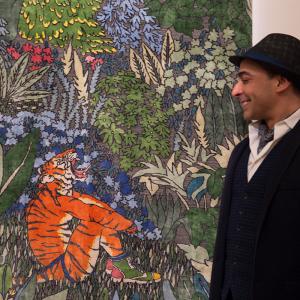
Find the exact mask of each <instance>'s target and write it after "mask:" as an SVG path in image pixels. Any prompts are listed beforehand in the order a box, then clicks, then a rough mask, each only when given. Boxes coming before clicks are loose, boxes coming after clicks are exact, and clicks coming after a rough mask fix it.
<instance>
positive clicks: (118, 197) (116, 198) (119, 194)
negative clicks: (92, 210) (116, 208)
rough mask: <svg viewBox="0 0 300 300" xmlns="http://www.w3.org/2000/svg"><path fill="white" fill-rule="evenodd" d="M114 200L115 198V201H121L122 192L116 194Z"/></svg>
mask: <svg viewBox="0 0 300 300" xmlns="http://www.w3.org/2000/svg"><path fill="white" fill-rule="evenodd" d="M114 200H115V202H119V201H120V200H122V194H121V193H120V192H118V193H117V194H115V196H114Z"/></svg>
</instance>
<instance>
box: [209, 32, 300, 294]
mask: <svg viewBox="0 0 300 300" xmlns="http://www.w3.org/2000/svg"><path fill="white" fill-rule="evenodd" d="M230 61H231V62H232V63H233V64H235V65H236V66H238V67H239V73H238V81H237V83H236V84H235V85H234V87H233V90H232V95H233V96H234V97H236V99H237V100H238V101H239V102H240V104H241V106H242V109H243V115H244V118H245V120H247V121H248V122H249V137H248V138H246V139H245V140H243V141H242V142H241V143H240V144H239V145H238V146H237V147H236V148H235V149H234V151H233V153H232V156H231V158H230V160H229V163H228V168H227V174H226V178H225V184H224V189H223V196H222V204H221V208H220V219H219V226H218V233H217V240H216V246H215V254H214V265H213V273H212V279H211V293H210V299H211V300H229V299H233V300H249V299H251V300H283V299H284V300H289V299H291V300H292V299H300V234H299V229H300V179H299V174H300V122H299V120H300V41H299V40H298V39H296V38H295V37H292V36H290V35H286V34H279V33H273V34H270V35H268V36H266V37H265V38H264V39H263V40H261V41H260V42H259V43H258V44H257V45H255V46H253V47H252V48H250V49H249V50H248V51H247V52H245V53H244V54H243V55H240V56H233V57H230Z"/></svg>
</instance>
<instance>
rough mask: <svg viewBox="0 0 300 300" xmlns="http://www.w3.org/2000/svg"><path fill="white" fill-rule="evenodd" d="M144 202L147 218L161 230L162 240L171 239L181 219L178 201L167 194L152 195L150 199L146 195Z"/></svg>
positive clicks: (167, 240)
mask: <svg viewBox="0 0 300 300" xmlns="http://www.w3.org/2000/svg"><path fill="white" fill-rule="evenodd" d="M145 204H146V207H147V209H148V216H149V218H150V219H151V220H152V221H153V222H154V224H155V225H156V226H157V227H158V228H159V229H160V230H161V235H162V239H163V241H164V242H169V241H172V240H173V239H174V237H175V234H176V229H177V226H178V225H179V224H180V223H181V219H182V214H181V212H182V209H181V203H180V201H176V200H174V199H173V197H172V196H171V195H167V194H166V195H164V196H160V195H154V196H152V197H151V198H150V199H149V198H148V197H146V199H145Z"/></svg>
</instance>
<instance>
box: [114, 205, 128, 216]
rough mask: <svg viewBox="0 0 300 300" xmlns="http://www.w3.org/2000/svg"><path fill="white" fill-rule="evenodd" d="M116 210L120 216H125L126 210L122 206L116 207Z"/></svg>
mask: <svg viewBox="0 0 300 300" xmlns="http://www.w3.org/2000/svg"><path fill="white" fill-rule="evenodd" d="M116 212H117V213H119V214H120V215H122V216H126V211H125V209H124V208H123V207H117V208H116Z"/></svg>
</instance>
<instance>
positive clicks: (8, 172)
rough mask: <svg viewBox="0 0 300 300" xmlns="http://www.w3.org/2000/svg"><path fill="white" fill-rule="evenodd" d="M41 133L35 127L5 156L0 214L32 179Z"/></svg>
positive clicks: (0, 194) (0, 193) (0, 195)
mask: <svg viewBox="0 0 300 300" xmlns="http://www.w3.org/2000/svg"><path fill="white" fill-rule="evenodd" d="M39 135H40V132H39V130H38V129H34V130H33V131H32V132H31V133H30V134H28V135H27V136H26V137H24V138H23V139H22V140H21V141H20V142H19V143H18V144H16V145H15V146H14V147H13V148H11V149H10V150H9V151H8V153H7V154H6V156H5V157H4V162H3V168H4V173H3V178H2V186H1V190H0V214H2V213H3V212H4V211H5V210H6V209H7V208H9V207H10V206H11V205H12V204H13V203H14V202H15V201H16V200H17V199H18V198H19V197H20V195H21V194H22V192H23V190H24V188H25V187H26V185H27V183H28V181H29V179H30V176H31V172H32V168H33V164H34V159H35V157H36V144H37V143H38V140H39Z"/></svg>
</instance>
